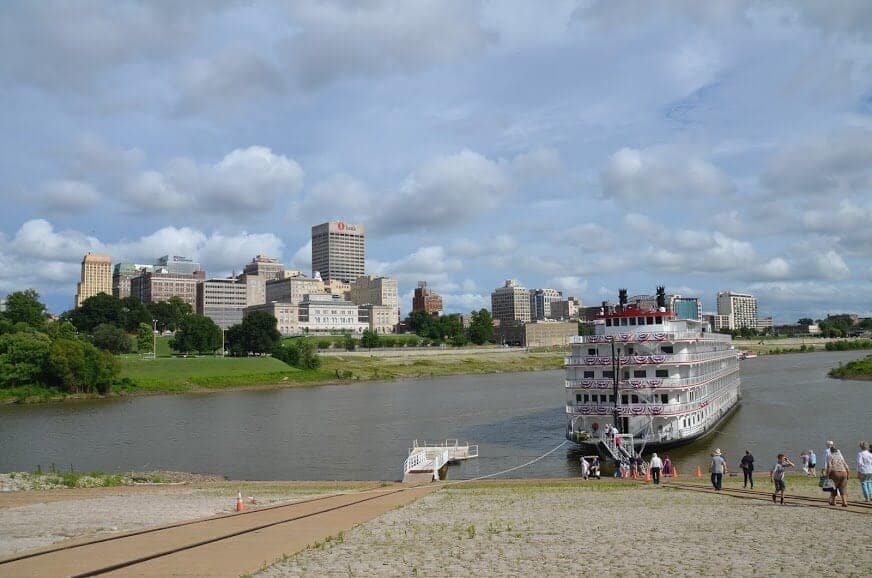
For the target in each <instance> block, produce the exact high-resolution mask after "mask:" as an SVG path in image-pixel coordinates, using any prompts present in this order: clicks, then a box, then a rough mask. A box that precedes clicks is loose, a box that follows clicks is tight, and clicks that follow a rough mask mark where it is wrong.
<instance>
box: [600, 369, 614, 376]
mask: <svg viewBox="0 0 872 578" xmlns="http://www.w3.org/2000/svg"><path fill="white" fill-rule="evenodd" d="M614 376H615V372H614V371H612V370H611V369H604V370H603V377H614Z"/></svg>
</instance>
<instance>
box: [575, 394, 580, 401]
mask: <svg viewBox="0 0 872 578" xmlns="http://www.w3.org/2000/svg"><path fill="white" fill-rule="evenodd" d="M575 403H581V394H580V393H576V394H575Z"/></svg>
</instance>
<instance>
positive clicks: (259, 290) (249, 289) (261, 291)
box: [236, 273, 272, 306]
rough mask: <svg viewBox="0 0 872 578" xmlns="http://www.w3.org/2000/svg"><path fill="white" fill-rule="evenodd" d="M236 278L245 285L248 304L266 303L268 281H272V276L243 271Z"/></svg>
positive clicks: (246, 302)
mask: <svg viewBox="0 0 872 578" xmlns="http://www.w3.org/2000/svg"><path fill="white" fill-rule="evenodd" d="M236 280H237V281H239V282H240V283H242V284H244V285H245V304H246V306H251V305H261V304H263V303H266V282H267V281H271V280H272V279H271V278H267V277H264V276H263V275H258V274H254V273H243V274H242V275H239V276H238V277H237V278H236Z"/></svg>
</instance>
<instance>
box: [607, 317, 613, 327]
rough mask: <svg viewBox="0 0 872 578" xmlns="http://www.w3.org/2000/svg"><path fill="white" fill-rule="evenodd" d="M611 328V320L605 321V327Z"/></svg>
mask: <svg viewBox="0 0 872 578" xmlns="http://www.w3.org/2000/svg"><path fill="white" fill-rule="evenodd" d="M611 326H612V320H611V319H606V327H611Z"/></svg>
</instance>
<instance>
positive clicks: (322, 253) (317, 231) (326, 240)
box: [312, 221, 366, 283]
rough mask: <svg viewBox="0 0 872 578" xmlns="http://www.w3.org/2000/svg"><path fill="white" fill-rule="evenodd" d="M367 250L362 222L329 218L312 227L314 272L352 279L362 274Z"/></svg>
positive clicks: (347, 279) (346, 280) (322, 276)
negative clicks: (351, 222)
mask: <svg viewBox="0 0 872 578" xmlns="http://www.w3.org/2000/svg"><path fill="white" fill-rule="evenodd" d="M365 253H366V243H365V231H364V228H363V225H353V224H350V223H344V222H342V221H330V222H327V223H322V224H320V225H315V226H314V227H312V276H313V277H314V276H315V273H320V274H321V279H323V280H324V281H331V280H333V279H339V280H340V281H345V282H347V283H350V282H352V281H354V280H355V279H357V278H358V277H362V276H363V269H364V257H365Z"/></svg>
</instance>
